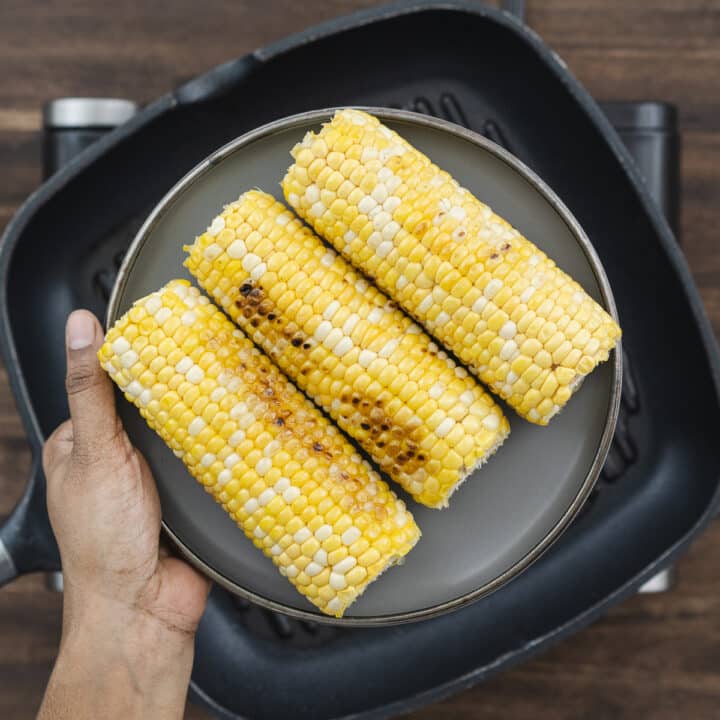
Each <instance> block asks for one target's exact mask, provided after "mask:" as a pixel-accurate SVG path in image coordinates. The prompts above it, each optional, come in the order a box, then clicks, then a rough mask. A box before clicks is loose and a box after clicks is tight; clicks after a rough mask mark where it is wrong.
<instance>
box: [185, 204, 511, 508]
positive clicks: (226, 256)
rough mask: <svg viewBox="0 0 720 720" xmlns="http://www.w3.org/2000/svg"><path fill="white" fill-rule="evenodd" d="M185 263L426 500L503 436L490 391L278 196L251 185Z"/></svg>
mask: <svg viewBox="0 0 720 720" xmlns="http://www.w3.org/2000/svg"><path fill="white" fill-rule="evenodd" d="M186 249H187V250H189V256H188V258H187V260H186V261H185V265H186V266H187V267H188V269H189V270H190V272H191V273H192V274H193V275H194V276H195V277H196V278H197V280H198V282H199V283H200V285H201V286H202V287H203V288H204V289H205V290H206V291H207V292H208V293H209V294H210V296H211V297H212V298H214V299H215V301H216V302H217V303H218V304H219V305H221V306H222V307H224V308H225V309H226V311H227V312H228V314H229V315H230V317H232V319H233V320H235V322H236V323H238V325H239V326H240V328H241V329H242V330H243V331H245V332H246V333H247V334H248V335H249V336H250V337H251V338H252V339H253V340H254V341H255V342H256V343H257V344H258V345H259V346H260V347H261V348H262V349H263V350H265V351H266V352H267V354H268V355H269V356H270V357H271V358H272V359H273V360H274V361H275V362H276V363H277V365H278V366H279V367H280V368H281V369H282V370H284V371H285V372H286V373H287V374H288V376H289V377H290V378H291V379H293V380H294V381H295V382H296V383H297V384H298V386H299V387H300V388H301V389H303V390H305V392H306V393H307V394H308V395H309V396H310V397H311V398H312V399H314V400H315V401H316V402H317V403H318V404H319V405H320V406H321V407H322V408H324V409H325V411H326V412H327V413H329V414H330V415H331V416H332V417H333V418H334V419H335V421H336V422H337V423H338V425H339V426H340V427H341V428H342V429H343V430H345V431H346V432H347V433H348V434H349V435H351V436H352V437H354V438H355V439H356V440H357V441H358V442H359V443H360V444H361V445H362V447H363V448H364V449H365V450H366V451H367V452H368V453H369V454H370V455H371V456H372V458H373V460H374V461H375V462H376V463H378V465H379V466H380V467H381V469H383V470H384V471H385V472H386V473H387V474H388V475H389V476H390V477H391V478H392V479H393V480H395V481H396V482H398V483H400V484H401V485H402V486H403V487H404V488H405V489H406V490H407V491H408V492H410V493H411V494H412V495H413V497H415V499H417V500H418V501H419V502H421V503H423V504H425V505H428V506H430V507H444V506H446V505H447V503H448V498H449V496H450V494H451V493H452V492H453V491H454V490H455V488H456V487H457V486H458V485H459V484H460V483H461V482H462V481H463V480H464V479H465V478H466V477H467V476H468V475H469V474H470V472H471V471H472V470H473V469H474V468H475V467H477V466H478V465H479V464H481V463H482V462H484V461H485V460H486V459H487V458H488V457H489V455H491V454H492V452H494V450H495V449H496V448H497V447H498V445H499V444H500V443H501V442H502V441H503V440H504V439H505V436H506V435H507V433H508V430H509V427H508V423H507V420H506V419H505V418H504V417H503V414H502V412H501V410H500V408H499V407H498V406H497V405H496V404H495V402H494V401H493V400H492V398H491V397H490V396H489V395H488V394H487V393H486V392H485V391H484V390H483V389H482V388H481V387H480V385H478V383H477V382H476V381H475V380H474V379H473V378H472V377H471V376H469V375H468V373H467V372H465V371H464V370H463V369H461V368H458V367H457V366H456V364H455V363H454V362H453V360H452V359H451V358H449V357H447V355H446V354H445V353H444V352H442V351H441V350H439V349H438V347H437V346H436V345H435V344H434V343H433V342H431V340H430V338H429V337H428V336H427V335H426V334H425V333H423V332H422V331H421V330H420V328H419V327H418V326H417V325H415V324H414V323H413V322H412V321H411V320H410V319H409V318H408V317H407V316H406V315H405V314H404V313H402V312H401V311H400V310H399V309H398V308H397V307H396V306H395V304H394V303H393V302H392V301H389V300H388V298H387V297H386V296H384V295H383V294H382V293H380V292H379V291H378V290H377V289H376V288H374V287H371V286H369V285H368V283H367V282H366V281H365V280H363V279H362V278H361V276H360V275H359V274H358V273H356V272H355V271H354V270H353V269H352V268H351V267H350V266H349V265H348V264H347V263H346V262H345V261H344V260H343V259H342V258H341V257H339V256H338V255H337V254H336V253H335V252H333V251H332V250H330V249H329V248H327V247H326V246H325V245H324V244H323V242H322V241H321V240H320V239H319V238H318V237H317V236H316V235H315V234H314V233H313V232H312V231H311V230H309V229H308V228H307V227H305V226H303V224H302V223H301V222H300V221H299V220H298V219H296V218H294V216H293V215H292V213H291V212H289V211H288V209H287V208H286V207H285V206H284V205H283V204H282V203H279V202H277V201H276V200H275V198H273V197H272V196H271V195H268V194H267V193H263V192H260V191H250V192H247V193H245V194H244V195H242V196H241V197H240V199H239V200H237V201H236V202H233V203H231V204H230V205H228V206H227V207H226V208H225V210H224V211H223V212H222V214H221V215H219V216H218V217H216V218H215V220H214V221H213V222H212V224H211V226H210V228H208V230H207V231H206V232H205V233H204V234H202V235H201V236H200V237H198V238H197V239H196V241H195V243H194V245H192V246H191V247H189V248H186Z"/></svg>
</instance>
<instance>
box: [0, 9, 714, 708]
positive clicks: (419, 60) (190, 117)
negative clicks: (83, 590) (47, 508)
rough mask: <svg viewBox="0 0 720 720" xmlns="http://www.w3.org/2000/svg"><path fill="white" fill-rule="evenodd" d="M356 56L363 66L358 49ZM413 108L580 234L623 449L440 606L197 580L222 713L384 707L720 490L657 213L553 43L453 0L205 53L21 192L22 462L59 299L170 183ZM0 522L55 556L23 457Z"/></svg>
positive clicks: (710, 344)
mask: <svg viewBox="0 0 720 720" xmlns="http://www.w3.org/2000/svg"><path fill="white" fill-rule="evenodd" d="M368 48H372V52H368ZM359 56H362V57H364V63H363V66H362V68H360V67H358V66H357V65H356V64H354V62H353V60H352V59H353V58H355V57H359ZM301 78H305V79H307V78H310V79H311V80H310V81H309V82H308V81H305V82H302V83H301V82H300V81H299V79H301ZM449 97H451V98H452V99H453V101H448V100H447V99H445V100H444V99H443V98H449ZM453 102H454V103H455V104H454V105H453ZM418 103H420V104H423V103H427V106H426V107H425V109H426V111H427V112H431V113H435V114H439V115H441V116H446V117H447V113H448V112H451V110H449V109H447V108H452V111H453V112H456V111H457V108H459V109H460V111H461V112H462V116H463V117H459V118H458V119H459V120H460V121H461V122H463V123H464V124H467V125H468V126H469V127H471V128H472V129H474V130H477V131H484V132H485V134H486V135H488V136H490V137H491V139H494V140H497V139H498V135H497V134H498V133H500V134H501V138H500V140H501V142H502V143H503V144H505V145H506V146H507V147H508V148H509V149H510V150H511V151H512V152H513V153H514V154H516V155H517V156H518V157H519V158H520V159H521V160H523V161H524V162H525V163H526V164H528V165H529V166H530V167H531V168H532V169H533V170H535V172H537V173H538V174H539V175H540V176H541V177H542V178H543V179H544V180H545V181H546V182H547V183H548V184H549V185H550V186H551V187H552V188H553V189H554V190H555V191H556V192H557V193H558V194H559V195H560V197H561V199H562V200H563V201H564V202H565V203H566V204H567V205H568V207H569V208H570V210H571V211H572V212H573V214H574V215H575V217H576V218H577V219H578V220H579V222H580V223H581V225H582V226H583V227H584V229H585V231H586V232H587V234H588V235H589V237H590V239H591V241H592V242H593V244H594V246H595V248H596V249H597V251H598V253H599V255H600V257H601V260H602V262H603V264H604V266H605V268H606V270H607V273H608V276H609V279H610V283H611V285H612V287H613V290H614V293H615V297H616V301H617V304H618V309H619V313H620V317H621V322H622V325H623V328H624V330H625V337H624V347H625V350H626V352H627V354H628V357H629V358H630V360H631V363H630V367H631V371H632V374H633V376H634V379H635V384H634V391H633V392H632V393H631V397H632V398H633V401H632V407H631V410H630V411H628V412H627V413H626V422H625V428H626V431H627V433H628V436H629V437H631V438H632V443H633V447H634V449H633V450H632V452H629V451H628V452H627V453H626V455H627V457H624V456H623V458H622V467H621V472H620V474H619V475H618V474H617V473H616V472H615V471H613V473H611V474H610V475H611V477H607V480H608V481H607V482H605V483H603V484H602V492H600V493H598V494H597V496H596V498H595V500H594V502H593V504H592V506H591V507H590V508H589V509H588V510H587V511H586V512H585V513H584V514H583V516H582V517H580V518H579V519H578V520H577V521H576V522H575V524H574V525H573V527H572V528H571V529H570V530H569V531H568V532H567V533H566V534H565V535H564V536H563V538H562V540H561V541H560V542H559V543H557V544H556V545H555V546H554V547H553V549H552V550H551V551H550V552H549V553H548V554H547V555H546V556H545V557H543V558H542V559H541V561H539V562H538V563H537V564H536V565H534V566H533V567H532V568H531V569H529V570H528V571H527V572H526V573H524V574H523V575H522V576H520V577H519V578H518V579H517V580H515V581H514V582H512V583H511V584H509V585H508V586H506V587H505V588H503V589H502V590H501V591H499V592H498V593H496V594H494V595H493V596H490V597H488V598H486V599H483V600H481V601H479V602H478V603H476V604H474V605H472V606H471V607H469V608H467V609H465V610H462V611H459V612H456V613H453V614H451V615H448V616H446V617H442V618H438V619H436V620H432V621H428V622H425V623H418V624H414V625H410V626H404V627H399V628H395V629H391V630H385V629H379V630H367V629H362V630H355V631H338V630H335V629H326V628H323V629H318V628H316V627H314V626H312V625H302V624H297V623H295V622H294V621H285V620H284V619H277V618H278V617H279V616H271V615H270V616H269V615H260V614H259V612H260V611H258V610H256V609H255V608H252V607H251V608H248V609H246V610H244V611H242V610H241V608H238V605H237V604H236V601H235V600H233V599H231V598H230V597H229V596H227V595H226V594H224V593H222V592H214V593H213V596H212V597H211V602H210V607H209V609H208V612H207V614H206V616H205V618H204V620H203V623H202V626H201V629H200V632H199V635H198V640H197V655H196V666H195V671H194V675H193V684H194V685H193V686H194V690H195V693H196V694H197V695H198V696H200V697H202V698H204V699H205V701H206V702H208V703H210V704H212V705H213V706H214V707H215V709H216V711H217V712H218V713H221V711H222V713H223V714H225V716H227V717H251V718H284V717H288V716H289V715H292V717H294V718H297V719H298V720H302V719H303V718H340V717H359V716H361V715H366V714H374V715H389V714H392V713H395V712H399V711H402V710H408V709H409V708H411V707H414V706H417V705H419V704H422V703H424V702H428V701H430V700H432V699H436V698H438V697H441V696H442V695H444V694H447V693H449V692H451V691H453V690H456V689H460V688H462V687H466V686H469V685H471V684H473V683H475V682H477V681H478V680H479V679H481V678H482V677H485V676H486V675H488V674H489V673H491V672H495V671H497V670H498V669H500V668H502V667H505V666H507V665H509V664H511V663H516V662H519V661H520V660H521V659H522V658H524V657H526V656H527V655H528V654H529V653H531V652H536V651H537V650H538V649H539V648H541V647H543V646H545V645H547V644H549V643H551V642H554V641H557V640H558V639H559V638H561V637H563V636H564V635H566V634H568V633H570V632H572V631H573V630H574V629H576V628H577V627H580V626H581V625H583V624H585V623H587V622H589V621H590V620H591V619H592V618H593V617H595V616H597V615H598V614H599V613H601V612H603V611H604V610H605V609H606V608H607V607H609V606H610V605H611V604H613V603H615V602H618V601H619V600H620V599H621V598H622V597H624V596H625V595H627V594H628V593H630V592H632V591H633V590H634V589H635V588H636V587H637V586H638V585H639V584H640V583H641V582H642V581H643V580H645V579H647V578H648V577H650V576H651V575H652V574H654V573H655V572H657V570H658V569H661V568H662V567H664V566H665V565H666V564H667V563H668V562H669V561H670V560H671V559H672V558H673V556H675V555H676V554H677V553H679V552H680V551H681V550H682V549H683V548H684V547H685V546H686V545H687V544H688V542H689V541H690V540H691V539H692V538H693V537H694V536H695V535H696V534H697V533H698V532H699V531H700V530H701V529H702V527H703V526H704V524H705V523H706V522H707V521H708V519H709V517H710V515H711V512H712V509H713V507H714V506H717V503H718V499H717V489H718V472H717V471H718V466H719V465H720V463H719V461H720V448H718V447H717V445H716V444H715V445H712V444H710V443H709V442H708V441H707V438H709V437H712V436H713V435H714V433H715V432H716V429H717V427H718V420H719V419H720V411H719V406H718V362H717V353H716V348H715V343H714V339H713V336H712V332H711V330H710V328H709V325H708V323H707V320H706V319H705V316H704V313H703V311H702V308H701V305H700V302H699V299H698V296H697V292H696V290H695V289H694V287H693V285H692V282H691V280H690V275H689V273H688V270H687V267H686V265H685V262H684V260H683V258H682V256H681V254H680V252H679V250H678V249H677V247H676V245H675V242H674V239H673V237H672V235H671V233H670V231H669V228H668V226H667V223H666V221H665V220H664V218H663V217H662V215H661V213H660V212H659V210H658V208H657V206H656V205H655V204H654V203H653V202H652V201H651V200H650V198H649V197H648V194H647V192H646V190H645V188H644V187H643V185H642V183H641V181H640V180H639V178H638V175H637V173H636V171H635V169H634V167H633V165H632V161H631V159H630V158H629V156H628V154H627V152H626V151H625V150H624V148H623V147H622V145H621V143H620V140H619V138H618V137H617V135H616V134H615V133H614V131H613V130H612V129H611V127H610V125H609V123H608V122H607V120H606V118H605V117H604V116H603V115H602V113H601V112H600V111H599V109H598V107H597V106H596V105H595V104H594V103H593V102H592V100H591V99H590V98H589V97H588V96H587V94H586V93H585V92H584V90H583V89H582V88H581V87H580V86H579V85H578V83H577V82H576V81H575V80H574V79H573V78H572V76H570V75H569V73H568V72H567V70H566V68H565V67H564V66H563V65H562V64H561V63H560V62H559V61H558V59H557V58H556V57H555V56H554V55H553V53H552V52H551V51H549V50H548V49H547V47H545V46H544V45H543V44H542V43H541V41H540V40H539V39H538V38H537V36H535V35H534V34H533V33H532V32H531V31H529V30H528V29H527V28H525V27H524V26H522V24H520V23H519V22H517V21H516V20H515V19H513V18H511V17H509V16H508V15H506V14H504V13H501V12H498V11H494V10H491V9H488V8H485V7H483V6H481V5H479V4H477V3H468V2H441V3H437V2H414V3H402V4H399V5H394V6H390V7H388V8H381V9H378V10H373V11H369V12H365V13H360V14H358V15H355V16H351V17H349V18H343V19H341V20H339V21H335V22H332V23H329V24H326V25H323V26H321V27H319V28H315V29H312V30H310V31H307V32H306V33H301V34H300V35H296V36H293V37H291V38H288V39H286V40H284V41H281V42H280V43H277V44H275V45H273V46H270V47H268V48H265V49H263V50H260V51H258V52H256V53H254V54H252V55H250V56H246V57H244V58H240V59H239V60H236V61H233V62H231V63H228V64H227V65H225V66H222V67H220V68H217V69H216V70H215V71H212V72H210V73H208V74H207V75H205V76H203V77H201V78H198V79H197V80H195V81H192V82H190V83H188V84H186V85H185V86H183V87H182V88H180V89H179V90H178V91H177V92H176V93H173V94H171V95H168V96H165V97H163V98H161V99H159V100H158V101H157V102H155V103H153V104H152V105H150V106H149V107H147V108H145V109H144V110H143V111H142V112H140V113H139V114H138V115H137V116H136V117H135V118H134V119H133V120H132V121H131V122H129V123H128V124H126V125H124V126H123V127H121V128H120V129H118V130H117V131H115V132H114V133H112V134H111V135H109V136H107V137H105V138H103V139H101V140H100V141H99V142H98V143H96V144H95V145H93V146H92V147H91V148H90V149H89V150H88V151H86V152H85V153H83V154H82V155H81V156H79V157H78V158H77V159H76V160H74V161H73V162H72V163H70V164H69V165H68V166H67V167H66V168H65V169H64V170H63V171H62V172H60V173H58V174H56V175H55V176H54V177H53V178H52V179H51V180H50V181H49V182H48V183H47V184H46V185H44V186H43V187H42V188H41V189H40V190H39V191H38V193H36V194H35V195H34V196H33V197H32V198H31V199H30V200H29V201H28V203H26V205H25V206H24V207H23V208H22V209H21V211H20V212H19V213H18V215H17V216H16V218H15V219H14V220H13V222H12V223H11V225H10V226H9V227H8V228H7V230H6V233H5V237H4V242H3V246H2V252H1V254H0V273H1V275H0V291H1V292H2V293H3V301H2V308H1V310H2V315H1V316H0V330H1V331H2V338H3V344H4V350H5V360H6V365H7V368H8V373H9V377H10V380H11V383H12V385H13V389H14V391H15V394H16V397H17V400H18V406H19V409H20V412H21V414H22V416H23V420H24V422H25V424H26V427H27V429H28V434H29V438H30V442H31V444H32V447H33V453H34V457H35V459H36V461H37V460H38V459H39V457H40V455H39V450H40V446H41V442H42V438H43V437H45V436H46V435H47V434H48V433H49V432H50V431H51V430H52V429H53V428H54V426H55V425H56V424H57V423H58V422H60V421H61V420H62V419H64V417H65V416H66V413H67V411H66V407H65V404H64V402H65V401H64V395H63V392H62V388H63V375H64V358H63V355H62V353H63V337H62V336H63V322H64V319H65V316H66V315H67V312H68V311H69V310H70V309H72V308H73V307H79V306H85V307H90V308H91V309H92V310H94V311H95V312H96V313H97V314H98V315H100V316H102V315H103V314H104V309H105V308H104V305H105V297H106V295H105V294H104V293H106V292H107V289H105V290H104V289H103V287H105V288H107V287H108V283H109V282H112V270H113V267H114V263H115V262H116V261H117V258H118V256H119V254H121V253H122V252H123V250H124V249H125V248H126V247H127V244H128V243H129V240H130V238H131V237H132V235H133V234H134V232H135V230H136V229H137V227H138V225H139V223H140V222H141V221H142V219H143V218H144V217H145V215H146V214H147V211H148V210H149V209H150V208H151V207H152V206H153V205H154V204H155V203H156V202H157V201H158V200H159V199H160V197H161V196H162V195H163V194H164V193H165V191H166V190H167V189H168V188H169V187H170V186H171V185H172V184H173V183H174V182H175V180H176V179H177V178H178V177H180V176H182V175H183V174H184V173H185V172H186V171H187V170H188V169H190V168H191V167H192V166H193V165H194V164H196V163H197V162H198V161H199V160H200V159H202V158H203V157H205V156H206V155H208V154H209V153H210V152H211V151H212V150H213V149H215V148H217V147H219V146H221V145H222V144H224V143H226V142H227V141H228V140H230V139H232V138H234V137H236V136H237V135H240V134H241V133H242V132H244V131H245V130H247V129H249V128H251V127H256V126H259V125H261V124H263V123H265V122H267V121H269V120H272V119H274V118H277V117H280V116H283V115H288V114H292V113H295V112H299V111H302V110H306V109H311V108H315V107H327V106H333V105H348V104H358V105H387V106H398V105H399V106H406V107H407V106H412V105H413V104H414V105H416V107H414V108H413V107H411V109H423V108H422V107H417V104H418ZM448 103H449V104H448ZM450 119H454V118H452V117H451V118H450ZM199 128H202V132H199ZM59 248H61V249H62V252H58V249H59ZM668 328H672V336H671V335H670V333H668V332H667V329H668ZM679 368H681V369H682V382H679V381H678V373H679ZM626 397H627V393H626ZM626 404H627V400H626ZM606 469H607V466H606ZM613 477H614V478H615V479H614V480H612V478H613ZM0 538H2V540H3V541H4V542H5V544H6V545H7V546H8V547H9V548H10V551H11V555H12V557H13V559H14V561H15V565H16V568H15V569H16V570H17V571H18V572H30V571H32V570H44V569H51V568H53V567H57V553H56V549H55V548H54V544H53V542H52V536H51V534H50V532H49V528H48V525H47V518H46V515H45V513H44V481H43V479H42V476H41V474H40V472H39V470H38V467H37V462H36V465H35V466H34V470H33V477H32V479H31V482H30V484H29V486H28V491H27V493H26V495H25V497H24V500H23V501H22V504H21V506H20V507H19V509H18V511H17V512H16V513H15V515H14V516H13V518H12V519H11V521H10V522H9V523H7V524H6V525H5V526H4V527H3V529H2V531H0ZM5 567H6V568H7V566H5ZM283 637H285V638H286V639H284V640H283V639H282V638H283ZM358 678H362V682H360V681H359V680H358Z"/></svg>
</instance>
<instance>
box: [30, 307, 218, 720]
mask: <svg viewBox="0 0 720 720" xmlns="http://www.w3.org/2000/svg"><path fill="white" fill-rule="evenodd" d="M101 344H102V329H101V327H100V325H99V323H98V322H97V320H96V319H95V317H94V316H93V315H91V314H90V313H89V312H87V311H82V310H81V311H77V312H74V313H72V314H71V315H70V317H69V319H68V324H67V332H66V345H67V383H66V385H67V393H68V402H69V405H70V416H71V419H70V420H68V421H66V422H64V423H63V424H62V425H60V426H59V427H58V428H57V430H55V432H54V433H53V434H52V435H51V436H50V438H49V439H48V441H47V443H46V444H45V447H44V451H43V467H44V469H45V476H46V478H47V503H48V512H49V515H50V522H51V524H52V527H53V530H54V532H55V537H56V538H57V542H58V546H59V548H60V556H61V560H62V567H63V573H64V582H65V591H64V605H63V636H62V642H61V647H60V655H59V658H58V662H57V664H56V667H55V670H54V671H53V676H52V678H51V681H50V684H49V686H48V691H47V693H46V697H45V701H44V703H43V707H42V709H41V713H40V717H41V718H56V717H66V716H67V717H74V718H84V717H86V716H87V717H99V716H102V717H123V718H131V717H145V716H147V717H153V718H164V717H181V716H182V710H183V708H184V704H185V695H186V692H187V685H188V682H189V677H190V670H191V667H192V653H193V639H194V635H195V630H196V628H197V625H198V622H199V621H200V617H201V615H202V613H203V610H204V608H205V603H206V599H207V592H208V587H209V583H208V581H207V580H206V579H205V578H204V577H202V576H201V575H199V574H198V573H197V572H196V571H195V570H193V569H192V568H191V567H190V566H189V565H187V564H186V563H184V562H183V561H181V560H178V559H176V558H172V557H169V556H167V554H166V553H163V552H162V549H161V547H160V544H159V543H160V503H159V499H158V494H157V490H156V487H155V483H154V481H153V478H152V476H151V474H150V469H149V468H148V466H147V464H146V462H145V460H144V459H143V458H142V456H141V455H140V454H139V453H138V452H137V450H135V448H133V446H132V445H131V443H130V440H129V439H128V437H127V435H126V433H125V431H124V430H123V428H122V425H121V422H120V419H119V418H118V416H117V414H116V412H115V401H114V395H113V389H112V385H111V382H110V380H109V378H108V377H107V376H106V374H105V373H104V372H103V370H102V369H101V367H100V364H99V362H98V360H97V356H96V353H97V350H98V348H99V347H100V345H101ZM95 691H97V694H95ZM118 696H119V697H118ZM110 698H115V699H114V701H113V702H114V703H116V704H115V705H113V704H112V703H111V702H110ZM78 701H80V702H78ZM96 701H101V702H102V705H99V706H98V705H97V704H96Z"/></svg>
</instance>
